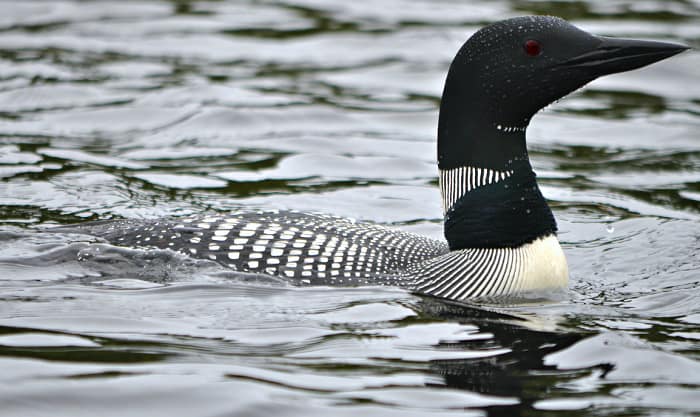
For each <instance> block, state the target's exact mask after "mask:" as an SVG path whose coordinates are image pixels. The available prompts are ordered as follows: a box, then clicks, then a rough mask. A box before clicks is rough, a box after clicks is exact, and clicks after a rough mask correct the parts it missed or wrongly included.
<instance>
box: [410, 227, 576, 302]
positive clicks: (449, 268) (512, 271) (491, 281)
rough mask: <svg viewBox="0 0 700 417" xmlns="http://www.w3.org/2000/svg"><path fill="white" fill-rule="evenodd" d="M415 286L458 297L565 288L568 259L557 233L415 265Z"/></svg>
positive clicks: (453, 254)
mask: <svg viewBox="0 0 700 417" xmlns="http://www.w3.org/2000/svg"><path fill="white" fill-rule="evenodd" d="M406 275H407V276H408V277H411V278H413V279H415V280H416V286H415V290H416V291H417V292H420V293H425V294H431V295H435V296H438V297H443V298H448V299H452V300H466V299H470V298H477V297H484V296H489V297H490V296H501V295H517V294H522V293H525V292H532V291H542V290H553V289H559V288H564V287H566V286H567V285H568V282H569V272H568V267H567V264H566V257H565V256H564V252H563V251H562V250H561V247H560V246H559V241H558V240H557V238H556V236H554V235H549V236H545V237H542V238H539V239H537V240H535V241H534V242H531V243H528V244H525V245H523V246H521V247H518V248H499V249H486V248H471V249H461V250H456V251H452V252H449V253H447V254H445V255H442V256H438V257H435V258H432V259H429V260H427V261H425V262H422V263H420V264H418V265H416V266H415V267H412V268H409V269H408V270H407V271H406Z"/></svg>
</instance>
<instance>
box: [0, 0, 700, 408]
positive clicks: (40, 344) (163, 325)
mask: <svg viewBox="0 0 700 417" xmlns="http://www.w3.org/2000/svg"><path fill="white" fill-rule="evenodd" d="M2 10H3V13H2V15H1V16H0V369H2V372H0V415H2V416H3V417H4V416H27V415H38V416H44V415H45V416H49V415H50V416H57V415H63V416H93V415H100V416H111V415H114V416H124V415H148V416H159V415H163V416H223V415H226V416H268V415H284V416H346V415H347V416H350V415H353V416H355V415H359V414H361V415H366V416H405V415H411V416H472V415H474V416H483V415H488V416H517V415H538V416H539V415H545V416H550V415H551V416H555V415H557V416H558V415H561V416H577V415H586V416H588V415H601V416H602V415H605V416H631V415H635V416H636V415H647V416H697V415H700V389H699V388H700V289H699V288H700V287H699V286H698V282H699V281H700V273H699V272H698V269H700V134H699V133H698V132H699V131H700V80H699V78H698V76H699V74H700V73H699V72H698V68H700V53H698V52H696V51H690V52H687V53H684V54H682V55H681V56H678V57H675V58H673V59H671V60H668V61H665V62H662V63H659V64H656V65H654V66H652V67H649V68H647V69H643V70H639V71H636V72H632V73H627V74H620V75H615V76H611V77H607V78H604V79H601V80H598V81H596V82H594V83H593V84H592V85H590V86H589V87H588V88H587V89H585V90H583V91H580V92H578V93H576V94H574V95H572V96H571V97H568V98H566V99H565V100H563V101H561V102H559V103H557V104H555V105H553V106H551V107H549V108H548V109H547V110H546V111H545V112H544V113H543V114H540V115H538V116H537V117H536V118H535V119H534V121H533V123H532V125H531V128H530V130H529V132H528V142H529V145H530V149H531V155H532V162H533V165H534V167H535V169H536V171H537V173H538V176H539V178H540V184H541V187H542V189H543V193H544V194H545V196H546V197H547V199H548V200H549V201H550V203H551V205H552V208H553V210H554V213H555V215H556V217H557V219H558V222H559V227H560V229H561V234H560V239H561V241H562V243H563V246H564V250H565V252H566V254H567V257H568V260H569V264H570V270H571V279H572V283H571V287H570V289H569V291H567V292H566V293H565V294H564V295H560V296H557V297H553V298H552V299H547V300H525V301H523V302H517V303H516V302H513V303H512V304H511V305H479V306H476V305H475V306H459V305H451V304H446V303H444V302H441V301H438V300H435V299H431V298H426V297H419V296H416V295H412V294H410V293H408V292H406V291H403V290H400V289H396V288H390V287H362V288H323V287H317V288H294V287H291V286H288V285H286V284H285V283H284V282H280V281H278V280H274V279H263V278H260V277H250V276H240V275H236V274H234V273H232V272H230V271H227V270H226V269H225V268H222V267H219V266H218V265H216V264H212V263H209V262H204V261H197V260H192V259H188V258H186V257H184V256H181V255H176V254H173V253H170V252H167V251H145V250H132V249H120V248H115V247H112V246H109V245H105V244H102V243H99V242H94V241H92V242H91V241H89V239H83V240H76V238H75V236H72V237H71V236H63V235H56V234H48V233H44V232H42V228H43V227H46V226H51V225H56V224H68V223H74V222H79V221H86V220H91V219H105V218H143V217H146V218H154V217H159V216H165V215H181V214H188V213H197V212H203V211H220V212H225V211H227V210H228V209H230V208H231V207H234V206H238V205H245V206H262V207H277V208H293V209H304V210H315V211H323V212H329V213H334V214H339V215H345V216H350V217H355V218H358V219H361V220H369V221H374V222H379V223H382V224H387V225H391V226H395V227H398V228H402V229H405V230H410V231H414V232H418V233H422V234H426V235H429V236H432V237H436V238H440V237H441V234H442V230H441V226H442V222H441V211H440V205H439V198H438V197H439V196H438V191H437V188H436V184H437V169H436V167H435V163H434V156H435V130H436V127H435V126H436V122H437V108H438V104H439V97H440V93H441V89H442V83H443V80H444V77H445V74H446V71H447V68H448V66H449V63H450V60H451V59H452V56H453V55H454V53H455V52H456V50H457V49H458V48H459V46H460V45H461V44H462V42H463V41H464V40H465V39H466V38H467V37H468V36H469V35H470V34H472V33H473V32H474V31H475V30H477V29H478V28H479V27H481V26H482V25H483V24H486V23H488V22H492V21H495V20H499V19H501V18H505V17H511V16H516V15H521V14H528V13H546V14H554V15H559V16H562V17H565V18H567V19H570V20H572V21H573V22H574V23H576V24H577V25H579V26H581V27H583V28H584V29H587V30H590V31H592V32H595V33H598V34H602V35H609V36H627V37H644V38H653V39H661V40H668V41H677V42H684V43H686V44H689V45H692V46H694V47H695V48H698V47H700V3H699V2H697V1H681V0H678V1H632V0H628V1H624V0H619V1H603V0H599V1H593V0H591V1H516V0H512V1H471V2H462V1H451V0H441V1H428V0H422V1H421V0H384V1H381V2H369V1H367V2H341V1H330V0H323V1H321V0H288V1H284V0H278V1H245V0H241V1H211V2H186V1H173V2H168V1H141V0H139V1H130V2H119V1H113V2H109V1H100V2H68V1H46V2H40V1H32V2H29V1H15V2H11V1H7V2H3V4H2Z"/></svg>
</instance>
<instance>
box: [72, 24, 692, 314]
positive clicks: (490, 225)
mask: <svg viewBox="0 0 700 417" xmlns="http://www.w3.org/2000/svg"><path fill="white" fill-rule="evenodd" d="M686 49H689V48H688V47H686V46H683V45H678V44H672V43H666V42H656V41H643V40H630V39H616V38H608V37H599V36H595V35H592V34H589V33H587V32H585V31H583V30H581V29H579V28H577V27H575V26H573V25H572V24H570V23H568V22H567V21H565V20H563V19H560V18H557V17H550V16H524V17H517V18H511V19H507V20H503V21H499V22H496V23H493V24H490V25H488V26H485V27H484V28H482V29H480V30H479V31H477V32H476V33H475V34H474V35H473V36H471V37H470V38H469V39H468V40H467V41H466V42H465V43H464V45H463V46H462V47H461V48H460V49H459V52H458V53H457V55H456V57H455V58H454V60H453V61H452V64H451V66H450V68H449V72H448V74H447V79H446V81H445V86H444V91H443V95H442V101H441V104H440V113H439V121H438V135H437V136H438V143H437V148H438V149H437V159H438V170H439V176H438V183H439V188H440V192H441V195H442V206H443V214H444V232H445V238H446V242H445V241H439V240H435V239H430V238H427V237H423V236H420V235H417V234H413V233H408V232H403V231H397V230H392V229H390V228H387V227H384V226H381V225H376V224H371V223H362V222H356V221H354V220H351V219H345V218H340V217H335V216H331V215H326V214H317V213H304V212H298V211H293V210H259V209H245V208H243V209H236V210H233V211H231V212H228V213H226V214H200V215H192V216H189V217H181V218H165V219H154V220H133V219H129V220H103V221H97V222H89V223H83V224H78V225H73V226H70V225H69V226H66V227H67V228H68V230H70V231H72V232H78V233H84V234H90V235H93V236H97V237H99V238H102V239H104V240H106V241H107V242H109V243H111V244H114V245H118V246H129V247H143V248H162V249H172V250H174V251H177V252H181V253H184V254H187V255H190V256H192V257H196V258H203V259H211V260H213V261H216V262H218V263H220V264H222V265H224V266H227V267H230V268H232V269H234V270H237V271H241V272H247V273H262V274H268V275H273V276H280V277H285V278H288V279H290V280H291V281H292V282H294V283H296V284H299V285H365V284H378V283H380V284H387V285H397V286H401V287H404V288H408V289H410V290H412V291H414V292H416V293H419V294H426V295H431V296H436V297H440V298H444V299H448V300H454V301H463V300H467V299H472V298H477V297H483V296H489V297H491V296H501V295H515V294H522V293H526V292H532V291H538V290H549V289H558V288H565V287H566V286H567V284H568V267H567V262H566V258H565V256H564V253H563V251H562V249H561V247H560V245H559V241H558V240H557V237H556V232H557V224H556V221H555V219H554V216H553V215H552V211H551V210H550V208H549V206H548V205H547V202H546V201H545V199H544V197H543V196H542V193H541V192H540V189H539V187H538V185H537V181H536V177H535V173H534V172H533V169H532V166H531V165H530V160H529V157H528V152H527V148H526V142H525V134H526V129H527V126H528V124H529V122H530V120H531V119H532V117H533V116H534V115H535V114H536V113H537V112H538V111H539V110H541V109H542V108H544V107H545V106H547V105H549V104H550V103H552V102H554V101H555V100H557V99H559V98H561V97H563V96H565V95H567V94H569V93H571V92H573V91H575V90H577V89H579V88H581V87H583V86H584V85H585V84H587V83H589V82H590V81H592V80H594V79H596V78H597V77H600V76H602V75H606V74H612V73H618V72H623V71H628V70H632V69H636V68H640V67H643V66H645V65H648V64H651V63H653V62H656V61H660V60H662V59H665V58H668V57H671V56H673V55H675V54H678V53H680V52H682V51H684V50H686ZM59 229H61V228H59ZM64 230H65V229H64Z"/></svg>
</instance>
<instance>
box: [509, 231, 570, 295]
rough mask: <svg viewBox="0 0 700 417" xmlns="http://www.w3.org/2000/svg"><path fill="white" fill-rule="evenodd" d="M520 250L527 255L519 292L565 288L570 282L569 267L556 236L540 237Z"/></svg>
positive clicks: (519, 282) (519, 281)
mask: <svg viewBox="0 0 700 417" xmlns="http://www.w3.org/2000/svg"><path fill="white" fill-rule="evenodd" d="M520 250H521V251H523V253H524V255H525V256H524V257H523V264H522V267H521V269H520V274H519V277H518V278H517V282H518V284H517V288H518V291H517V292H528V291H538V290H550V289H557V288H564V287H566V286H567V285H568V284H569V267H568V265H567V263H566V256H564V251H563V250H562V249H561V246H560V245H559V240H558V239H557V237H556V236H554V235H550V236H546V237H542V238H539V239H537V240H535V241H534V242H532V243H528V244H526V245H523V247H522V248H521V249H520Z"/></svg>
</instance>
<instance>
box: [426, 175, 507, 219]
mask: <svg viewBox="0 0 700 417" xmlns="http://www.w3.org/2000/svg"><path fill="white" fill-rule="evenodd" d="M511 175H513V171H496V170H493V169H488V168H476V167H459V168H453V169H445V170H442V169H441V170H440V176H439V179H438V181H439V184H440V193H441V194H442V211H443V214H445V213H447V212H448V211H449V210H450V208H452V206H453V205H454V204H455V203H456V202H457V200H459V199H460V198H462V197H463V196H464V195H465V194H466V193H468V192H469V191H471V190H473V189H475V188H477V187H483V186H484V185H489V184H493V183H496V182H498V181H502V180H504V179H506V178H508V177H510V176H511Z"/></svg>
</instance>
